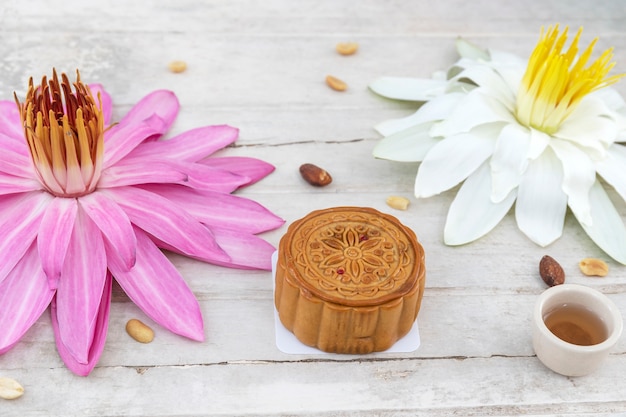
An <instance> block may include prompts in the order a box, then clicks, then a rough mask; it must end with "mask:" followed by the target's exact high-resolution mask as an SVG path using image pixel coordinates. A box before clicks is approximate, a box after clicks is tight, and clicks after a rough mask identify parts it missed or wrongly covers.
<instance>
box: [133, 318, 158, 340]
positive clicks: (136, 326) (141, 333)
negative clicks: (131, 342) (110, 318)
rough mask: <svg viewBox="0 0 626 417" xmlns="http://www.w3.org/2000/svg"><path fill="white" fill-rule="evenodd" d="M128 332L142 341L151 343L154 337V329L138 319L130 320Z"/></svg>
mask: <svg viewBox="0 0 626 417" xmlns="http://www.w3.org/2000/svg"><path fill="white" fill-rule="evenodd" d="M126 333H128V335H129V336H130V337H132V338H133V339H135V340H136V341H138V342H140V343H150V342H152V340H153V339H154V330H152V329H151V328H150V327H149V326H147V325H146V324H144V323H143V322H141V321H140V320H137V319H130V320H128V323H126Z"/></svg>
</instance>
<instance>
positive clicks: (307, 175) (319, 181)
mask: <svg viewBox="0 0 626 417" xmlns="http://www.w3.org/2000/svg"><path fill="white" fill-rule="evenodd" d="M300 175H302V178H304V180H305V181H306V182H308V183H309V184H311V185H314V186H316V187H323V186H325V185H328V184H330V183H331V182H332V181H333V178H332V177H331V176H330V174H329V173H328V172H327V171H326V170H325V169H322V168H320V167H318V166H317V165H313V164H302V165H300Z"/></svg>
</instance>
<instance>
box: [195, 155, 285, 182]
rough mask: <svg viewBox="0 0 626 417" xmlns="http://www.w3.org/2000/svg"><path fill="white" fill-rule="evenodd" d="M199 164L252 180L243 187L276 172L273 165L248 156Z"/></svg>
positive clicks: (226, 157) (225, 158) (222, 158)
mask: <svg viewBox="0 0 626 417" xmlns="http://www.w3.org/2000/svg"><path fill="white" fill-rule="evenodd" d="M198 162H199V163H201V164H204V165H208V166H210V167H213V168H217V169H223V170H226V171H230V172H233V173H235V174H238V175H243V176H245V177H248V178H250V181H249V182H247V183H246V184H242V185H243V186H245V185H250V184H253V183H255V182H257V181H259V180H261V179H263V178H265V177H266V176H268V175H269V174H271V173H272V172H274V169H275V167H274V165H272V164H268V163H267V162H265V161H261V160H260V159H255V158H249V157H246V156H225V157H220V158H206V159H203V160H201V161H198Z"/></svg>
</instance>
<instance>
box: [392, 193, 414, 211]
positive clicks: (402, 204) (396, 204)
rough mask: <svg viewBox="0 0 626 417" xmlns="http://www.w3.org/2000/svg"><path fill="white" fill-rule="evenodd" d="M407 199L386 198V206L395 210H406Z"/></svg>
mask: <svg viewBox="0 0 626 417" xmlns="http://www.w3.org/2000/svg"><path fill="white" fill-rule="evenodd" d="M409 203H410V201H409V199H408V198H405V197H398V196H395V195H392V196H389V197H387V205H388V206H389V207H391V208H394V209H396V210H406V209H407V208H409Z"/></svg>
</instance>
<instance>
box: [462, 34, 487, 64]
mask: <svg viewBox="0 0 626 417" xmlns="http://www.w3.org/2000/svg"><path fill="white" fill-rule="evenodd" d="M456 50H457V52H458V53H459V55H461V56H462V57H463V58H470V59H475V60H483V61H488V60H489V53H488V52H487V51H486V50H485V49H483V48H481V47H479V46H478V45H475V44H473V43H472V42H469V41H468V40H466V39H463V38H461V37H458V38H457V39H456Z"/></svg>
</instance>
